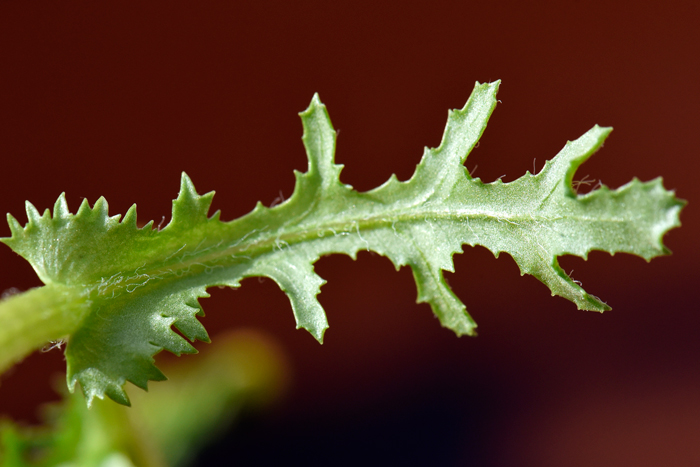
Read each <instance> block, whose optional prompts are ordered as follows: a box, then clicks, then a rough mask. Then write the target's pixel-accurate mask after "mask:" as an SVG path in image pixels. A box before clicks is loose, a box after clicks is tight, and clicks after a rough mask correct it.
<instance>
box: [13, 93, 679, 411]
mask: <svg viewBox="0 0 700 467" xmlns="http://www.w3.org/2000/svg"><path fill="white" fill-rule="evenodd" d="M499 85H500V82H495V83H488V84H479V83H477V84H476V85H475V88H474V91H473V92H472V95H471V97H470V98H469V100H468V101H467V103H466V105H465V106H464V108H462V109H461V110H454V111H451V112H450V113H449V115H448V121H447V126H446V128H445V133H444V136H443V139H442V142H441V144H440V146H439V147H438V148H436V149H426V150H425V152H424V155H423V158H422V160H421V162H420V163H419V164H418V166H417V167H416V171H415V173H414V175H413V176H412V177H411V178H410V179H409V180H408V181H406V182H400V181H398V180H397V179H396V177H394V176H392V177H391V178H390V179H389V180H388V181H387V182H386V183H385V184H383V185H382V186H380V187H378V188H376V189H374V190H371V191H369V192H364V193H359V192H357V191H355V190H354V189H353V188H352V187H351V186H349V185H345V184H343V183H341V181H340V173H341V170H342V166H341V165H338V164H336V163H335V160H334V154H335V144H336V133H335V131H334V130H333V126H332V124H331V121H330V118H329V116H328V113H327V111H326V108H325V106H324V105H323V104H322V103H321V101H320V99H319V97H318V95H315V96H314V97H313V99H312V101H311V104H310V105H309V108H308V109H307V110H305V111H304V112H302V113H301V114H300V115H301V119H302V124H303V127H304V135H303V143H304V146H305V148H306V151H307V155H308V160H309V166H308V170H307V171H306V172H305V173H298V172H297V173H295V176H296V186H295V189H294V193H293V194H292V196H291V197H290V198H289V199H288V200H287V201H285V202H284V203H282V204H280V205H278V206H275V207H272V208H267V207H265V206H263V205H262V204H258V205H257V206H256V207H255V209H254V210H253V211H251V212H250V213H249V214H247V215H245V216H243V217H241V218H239V219H236V220H233V221H230V222H222V221H220V220H219V213H218V212H217V213H215V214H214V215H213V216H211V217H208V209H209V206H210V205H211V201H212V197H213V192H212V193H208V194H205V195H199V194H198V193H197V191H196V190H195V188H194V185H193V184H192V181H191V180H190V179H189V177H187V175H185V174H183V175H182V179H181V184H180V193H179V195H178V197H177V199H175V200H174V201H173V215H172V221H171V222H170V223H169V224H168V225H167V226H166V227H165V228H164V229H162V230H157V229H154V228H153V226H152V223H149V224H148V225H147V226H146V227H144V228H141V229H139V228H137V226H136V209H135V207H132V208H131V209H130V210H129V211H128V212H127V214H126V215H125V216H124V219H123V220H122V221H121V222H120V221H119V219H120V218H119V216H114V217H110V216H109V215H108V208H107V203H106V201H104V200H103V199H100V200H98V202H97V203H95V205H94V206H93V207H92V208H91V207H90V206H89V205H88V204H87V202H84V203H83V204H82V205H81V207H80V209H79V210H78V212H77V213H76V214H71V213H70V211H69V209H68V205H67V203H66V200H65V197H64V196H63V195H61V197H59V199H58V201H57V202H56V205H55V206H54V211H53V215H52V214H51V212H49V211H48V210H47V211H45V212H44V213H43V214H40V213H39V212H38V211H37V210H36V209H35V208H34V207H33V206H32V205H31V204H28V205H27V216H28V219H29V222H28V223H27V225H26V226H24V227H22V226H21V225H20V224H19V223H18V222H17V221H16V220H15V219H14V218H13V217H11V216H9V217H8V221H9V224H10V228H11V230H12V237H11V238H9V239H3V241H4V242H5V243H7V244H8V245H9V246H10V247H12V248H13V250H15V251H16V252H17V253H19V254H20V255H22V256H24V257H25V258H26V259H27V260H28V261H29V262H30V263H31V264H32V266H33V267H34V269H35V270H36V271H37V274H39V277H40V278H41V279H42V280H43V281H44V283H45V284H47V285H46V287H47V288H50V287H56V288H58V287H61V290H62V291H63V293H64V295H65V294H66V293H68V294H69V295H70V294H73V295H74V296H75V298H76V300H78V299H79V300H80V301H81V303H82V304H83V305H82V308H81V311H80V313H81V317H82V318H81V319H80V320H77V321H78V322H80V325H79V326H78V327H77V328H76V329H75V330H74V332H72V333H71V335H70V336H69V342H68V346H67V351H66V357H67V360H68V381H69V385H70V386H71V387H72V386H73V385H75V383H80V385H81V386H82V388H83V391H84V392H85V394H86V395H87V398H88V402H89V401H91V400H92V399H93V398H94V397H98V398H102V397H104V395H107V396H109V397H110V398H112V399H114V400H116V401H118V402H120V403H123V404H128V403H129V400H128V397H127V395H126V392H125V391H124V389H123V386H124V384H125V382H126V381H131V382H132V383H134V384H136V385H137V386H140V387H142V388H146V386H147V382H148V381H149V380H160V379H163V378H164V375H163V374H162V373H161V372H160V371H159V370H158V369H157V368H156V367H155V366H154V365H153V355H154V354H155V353H157V352H159V351H160V350H162V349H166V350H169V351H171V352H174V353H176V354H181V353H191V352H193V351H194V349H193V347H192V346H191V345H190V344H189V343H188V342H187V341H186V340H185V339H183V338H182V337H181V336H179V335H178V334H176V333H175V332H174V331H173V330H172V327H173V326H174V327H176V328H177V329H178V330H179V331H180V332H181V333H182V334H183V335H184V336H185V337H186V338H187V339H188V340H189V341H194V340H196V339H199V340H205V341H206V340H208V337H207V334H206V331H205V330H204V328H203V327H202V325H201V324H200V323H199V321H198V320H197V315H201V308H200V307H199V304H198V303H197V299H198V298H199V297H203V296H206V291H205V290H206V288H207V287H211V286H221V285H226V286H230V287H238V286H239V284H240V280H241V279H243V278H245V277H251V276H266V277H269V278H271V279H273V280H274V281H275V282H277V284H278V285H279V286H280V288H281V289H282V290H283V291H284V292H285V293H286V294H287V295H288V297H289V299H290V302H291V304H292V309H293V312H294V315H295V318H296V321H297V327H299V328H304V329H307V330H308V331H309V332H310V333H311V334H312V335H313V336H314V337H315V338H316V339H317V340H319V341H321V340H322V339H323V334H324V332H325V330H326V328H327V327H328V323H327V320H326V316H325V313H324V311H323V308H322V307H321V305H320V303H319V302H318V300H317V295H318V293H319V292H320V287H321V285H323V283H324V280H323V279H322V278H320V277H319V276H318V275H317V274H316V273H315V272H314V269H313V265H314V263H315V262H316V261H317V260H318V259H319V258H320V257H321V256H324V255H328V254H333V253H343V254H347V255H350V256H351V257H353V258H354V257H355V256H356V254H357V252H358V251H361V250H367V251H374V252H376V253H379V254H381V255H383V256H386V257H387V258H389V259H390V260H391V261H392V262H393V264H394V265H395V266H396V267H397V268H399V267H401V266H409V267H410V268H411V269H412V271H413V276H414V279H415V281H416V285H417V289H418V301H419V302H425V303H428V304H429V305H430V306H431V308H432V309H433V311H434V313H435V314H436V315H437V316H438V318H439V319H440V322H441V323H442V325H443V326H446V327H448V328H450V329H452V330H454V331H455V332H456V333H457V334H458V335H462V334H474V331H475V328H476V324H475V323H474V321H473V320H472V318H471V317H470V316H469V314H467V312H466V308H465V306H464V304H463V303H462V302H461V300H460V299H459V298H458V297H457V296H456V295H455V294H454V293H453V292H452V290H451V289H450V287H449V286H448V285H447V283H446V281H445V278H444V275H443V271H453V270H454V266H453V262H452V256H453V255H454V254H455V253H460V252H461V251H462V247H463V245H464V244H467V245H472V246H473V245H482V246H484V247H486V248H488V249H489V250H491V251H492V252H493V253H494V254H495V255H496V256H498V255H499V254H500V253H501V252H506V253H508V254H509V255H510V256H511V257H513V259H514V260H515V261H516V263H517V264H518V266H519V267H520V271H521V273H522V274H531V275H533V276H535V277H537V278H538V279H539V280H540V281H542V282H543V283H544V284H545V285H547V286H548V287H549V289H550V291H551V292H552V294H553V295H561V296H563V297H565V298H567V299H568V300H570V301H572V302H573V303H575V304H576V305H577V307H578V308H581V309H586V310H597V311H603V310H605V309H608V306H607V305H606V304H605V303H603V302H601V301H600V300H599V299H597V298H596V297H594V296H592V295H589V294H588V293H586V291H584V290H583V289H582V288H581V287H580V286H579V285H578V284H577V283H576V282H575V281H573V279H571V278H569V277H568V275H566V274H565V273H564V271H563V270H562V269H561V268H560V267H559V265H558V259H557V258H558V257H559V256H561V255H565V254H572V255H578V256H581V257H584V258H586V256H587V254H588V252H589V251H591V250H593V249H596V250H603V251H608V252H610V253H615V252H625V253H631V254H636V255H639V256H641V257H643V258H645V259H647V260H649V259H651V258H652V257H654V256H657V255H661V254H666V253H668V251H667V250H666V249H665V247H664V246H663V243H662V238H663V235H664V234H665V233H666V232H667V231H668V230H669V229H671V228H673V227H675V226H678V225H679V221H678V216H679V212H680V209H681V208H682V206H683V204H684V203H683V202H682V201H680V200H678V199H676V198H675V196H674V195H673V193H672V192H669V191H666V190H665V189H664V188H663V186H662V183H661V180H660V179H656V180H653V181H651V182H646V183H642V182H640V181H638V180H636V179H635V180H633V181H632V182H630V183H629V184H627V185H625V186H623V187H621V188H619V189H617V190H610V189H609V188H607V187H605V186H603V187H601V188H599V189H597V190H594V191H592V192H591V193H588V194H586V195H578V194H576V192H575V190H573V188H572V180H573V177H574V174H575V171H576V170H577V168H578V167H579V166H580V165H581V164H582V163H583V162H584V161H585V160H586V159H587V158H588V157H590V156H591V155H592V154H593V153H594V152H595V151H596V150H597V149H599V148H600V146H601V145H602V143H603V141H604V140H605V138H606V137H607V135H608V134H609V132H610V129H608V128H601V127H598V126H595V127H593V128H592V129H591V130H590V131H588V132H587V133H586V134H584V135H583V136H582V137H581V138H579V139H577V140H576V141H573V142H569V143H567V144H566V145H565V147H564V148H563V149H562V151H561V152H560V153H559V154H558V155H557V156H556V157H555V158H554V159H552V160H551V161H549V162H547V164H546V165H545V167H544V168H543V169H542V171H541V172H540V173H538V174H536V175H533V174H530V173H526V174H525V175H523V176H522V177H520V178H519V179H517V180H515V181H513V182H510V183H503V182H501V181H500V180H497V181H496V182H493V183H483V182H482V181H481V180H480V179H478V178H472V177H471V176H470V175H469V173H468V172H467V170H466V169H465V167H464V165H463V164H464V161H465V160H466V158H467V156H468V155H469V152H470V151H471V150H472V149H473V148H474V147H475V145H476V144H477V143H478V140H479V138H480V136H481V135H482V133H483V132H484V130H485V128H486V124H487V122H488V119H489V117H490V115H491V113H492V111H493V109H494V108H495V106H496V102H497V101H496V93H497V91H498V87H499ZM66 290H68V291H69V292H66Z"/></svg>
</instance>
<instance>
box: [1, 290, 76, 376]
mask: <svg viewBox="0 0 700 467" xmlns="http://www.w3.org/2000/svg"><path fill="white" fill-rule="evenodd" d="M88 306H89V303H88V301H87V300H86V299H85V298H83V297H81V295H80V294H79V291H78V289H76V288H73V287H65V286H58V285H47V286H44V287H37V288H34V289H30V290H28V291H26V292H23V293H20V294H17V295H13V296H11V297H8V298H6V299H4V300H1V301H0V323H2V326H0V373H2V372H4V371H5V370H7V369H8V368H9V367H10V366H12V365H13V364H15V363H17V362H19V361H20V360H22V359H23V358H24V357H26V356H27V355H28V354H30V353H31V352H33V351H34V350H36V349H38V348H41V347H42V346H43V345H44V344H46V343H47V342H49V341H52V340H58V339H62V338H65V337H67V336H69V335H70V334H72V333H73V332H75V330H76V329H77V328H78V325H79V324H80V322H81V321H82V319H83V317H84V316H85V313H86V312H87V310H88Z"/></svg>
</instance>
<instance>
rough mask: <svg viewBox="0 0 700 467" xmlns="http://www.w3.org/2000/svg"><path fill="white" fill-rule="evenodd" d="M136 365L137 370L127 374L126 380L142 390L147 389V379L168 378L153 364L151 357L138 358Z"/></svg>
mask: <svg viewBox="0 0 700 467" xmlns="http://www.w3.org/2000/svg"><path fill="white" fill-rule="evenodd" d="M136 366H137V367H138V369H139V371H135V372H133V375H131V376H129V378H128V379H127V381H130V382H131V383H132V384H134V385H135V386H137V387H140V388H141V389H143V390H144V391H148V382H149V381H166V380H167V379H168V378H167V377H166V376H165V375H164V374H163V372H162V371H160V370H159V369H158V367H156V366H155V364H154V363H153V358H152V357H151V358H143V357H142V358H140V359H139V361H137V362H136Z"/></svg>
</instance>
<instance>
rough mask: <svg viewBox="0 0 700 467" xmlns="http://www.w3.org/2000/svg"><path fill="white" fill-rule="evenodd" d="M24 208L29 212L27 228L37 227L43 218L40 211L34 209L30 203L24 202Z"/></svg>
mask: <svg viewBox="0 0 700 467" xmlns="http://www.w3.org/2000/svg"><path fill="white" fill-rule="evenodd" d="M24 208H25V210H26V211H27V227H29V226H30V225H36V224H38V223H39V222H40V221H41V216H40V215H39V211H37V209H36V208H35V207H34V205H33V204H32V203H30V202H29V201H25V202H24Z"/></svg>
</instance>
